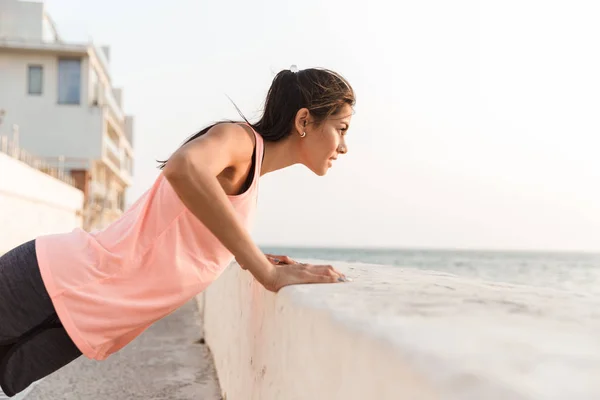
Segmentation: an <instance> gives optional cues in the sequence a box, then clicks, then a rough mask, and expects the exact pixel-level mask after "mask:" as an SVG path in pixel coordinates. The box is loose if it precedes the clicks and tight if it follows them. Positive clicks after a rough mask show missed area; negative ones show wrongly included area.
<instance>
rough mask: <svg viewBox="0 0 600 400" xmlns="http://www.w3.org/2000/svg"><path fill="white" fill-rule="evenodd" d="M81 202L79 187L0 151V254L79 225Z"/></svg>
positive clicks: (81, 194)
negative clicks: (76, 187) (27, 242)
mask: <svg viewBox="0 0 600 400" xmlns="http://www.w3.org/2000/svg"><path fill="white" fill-rule="evenodd" d="M82 205H83V193H82V192H81V191H80V190H78V189H75V188H74V187H72V186H70V185H68V184H66V183H64V182H62V181H59V180H57V179H55V178H52V177H50V176H48V175H46V174H44V173H42V172H40V171H38V170H36V169H33V168H31V167H29V166H28V165H27V164H25V163H22V162H20V161H17V160H15V159H13V158H11V157H9V156H7V155H6V154H4V153H0V227H1V228H0V254H3V253H5V252H6V251H8V250H10V249H12V248H13V247H15V246H17V245H19V244H21V243H23V242H26V241H28V240H31V239H34V238H35V237H36V236H39V235H43V234H49V233H59V232H68V231H71V230H73V229H74V228H76V227H80V226H81V217H80V216H78V215H77V212H78V211H80V210H81V208H82Z"/></svg>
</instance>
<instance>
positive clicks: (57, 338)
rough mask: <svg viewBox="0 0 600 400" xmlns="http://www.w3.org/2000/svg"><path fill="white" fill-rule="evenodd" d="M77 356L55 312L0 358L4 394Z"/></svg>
mask: <svg viewBox="0 0 600 400" xmlns="http://www.w3.org/2000/svg"><path fill="white" fill-rule="evenodd" d="M79 356H81V352H80V351H79V349H78V348H77V347H76V346H75V344H74V343H73V341H72V340H71V338H69V335H68V334H67V332H66V331H65V329H64V327H63V326H62V324H61V323H60V321H59V319H58V317H57V316H56V315H55V316H53V317H51V318H50V319H49V320H47V321H46V322H45V323H43V324H42V325H40V326H39V327H37V328H36V329H34V330H33V331H32V332H30V333H28V334H27V335H24V336H23V337H21V338H20V339H19V341H18V342H17V343H15V344H14V345H13V346H12V347H11V348H10V350H9V351H8V352H7V353H6V354H5V356H4V358H3V359H2V361H0V387H1V388H2V391H3V392H4V393H5V394H7V395H8V396H14V395H15V394H17V393H19V392H21V391H23V390H25V389H27V387H29V385H31V384H32V383H34V382H35V381H38V380H40V379H42V378H44V377H46V376H48V375H50V374H52V373H53V372H55V371H57V370H59V369H60V368H62V367H64V366H65V365H67V364H69V363H70V362H71V361H73V360H75V359H76V358H78V357H79Z"/></svg>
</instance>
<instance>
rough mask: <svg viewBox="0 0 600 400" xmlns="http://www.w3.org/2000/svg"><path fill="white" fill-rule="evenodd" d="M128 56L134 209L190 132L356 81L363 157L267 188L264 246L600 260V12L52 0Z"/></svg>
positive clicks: (490, 6)
mask: <svg viewBox="0 0 600 400" xmlns="http://www.w3.org/2000/svg"><path fill="white" fill-rule="evenodd" d="M46 6H47V10H48V11H49V13H50V14H51V16H52V17H53V19H54V20H55V21H56V23H57V26H58V29H59V32H60V33H61V34H62V35H63V37H65V38H66V39H67V40H74V41H85V40H87V39H88V37H92V38H93V39H94V40H95V41H96V42H98V43H100V44H108V45H110V46H111V59H112V60H111V64H112V65H111V71H112V74H113V79H114V83H115V84H116V85H117V86H122V87H124V102H125V109H126V112H127V113H129V114H133V115H134V116H135V118H136V125H135V148H136V163H135V184H134V186H133V187H132V189H131V190H130V193H129V200H130V202H132V201H133V200H135V198H137V197H138V196H139V195H140V194H141V193H142V192H143V191H145V190H146V189H147V188H148V187H149V186H150V185H151V184H152V182H153V180H154V178H155V177H156V175H157V170H156V169H155V166H156V164H155V162H154V160H155V159H158V158H163V157H167V156H168V155H169V154H170V153H171V152H172V151H173V150H175V148H176V147H177V146H178V145H179V144H180V143H181V141H183V140H184V139H185V138H186V137H187V136H188V135H190V134H191V133H193V132H194V131H197V130H199V129H200V128H202V127H204V126H205V125H206V124H208V123H210V122H212V121H215V120H219V119H221V118H236V117H237V114H236V112H235V109H234V108H233V106H232V105H231V104H230V103H229V100H228V99H227V97H226V95H229V96H230V97H231V98H232V99H233V100H234V101H235V102H236V103H237V104H238V106H239V107H240V108H241V109H242V111H243V112H244V113H245V114H246V115H247V116H248V117H249V118H251V119H254V117H255V116H257V115H258V114H257V112H258V111H259V110H260V107H261V105H262V102H263V100H264V96H265V94H266V91H267V89H268V86H269V84H270V83H271V80H272V78H273V76H274V74H275V73H276V72H277V71H279V70H280V69H282V68H288V67H289V66H290V65H291V64H297V65H298V66H299V67H300V68H307V67H311V66H323V67H327V68H331V69H334V70H336V71H338V72H340V73H342V74H343V75H344V76H346V77H347V78H348V79H349V81H350V82H351V84H352V85H353V86H354V88H355V90H356V92H357V97H358V103H357V107H356V111H357V114H356V115H355V117H354V120H353V124H352V127H351V129H350V131H349V133H348V145H349V148H350V151H349V153H348V155H347V156H345V157H342V158H341V159H340V160H339V161H338V162H337V163H336V164H337V165H336V166H335V168H334V169H333V170H331V171H330V173H329V174H328V175H327V176H326V177H324V178H319V177H316V176H314V175H312V174H311V173H310V172H308V171H307V170H306V169H305V168H303V167H294V168H291V169H289V170H284V171H281V172H277V173H274V174H272V175H270V176H269V175H267V176H266V177H264V178H263V179H262V180H261V193H260V199H259V215H258V217H259V218H258V222H257V226H256V228H255V229H254V235H255V238H256V239H257V240H258V242H259V243H260V244H288V245H319V246H330V245H340V246H358V247H361V246H378V247H379V246H389V247H443V248H488V249H538V250H591V251H600V185H599V182H600V157H599V153H600V139H599V137H600V136H599V133H600V129H599V128H600V117H599V111H600V51H599V48H600V24H598V22H597V21H598V20H600V3H598V2H597V1H595V0H590V1H579V0H572V1H569V2H567V1H562V2H558V1H548V0H545V1H542V0H539V1H531V0H519V1H515V0H505V1H502V2H498V1H490V0H487V1H484V0H482V1H474V0H472V1H465V0H456V1H451V2H449V1H443V0H438V1H433V0H425V1H423V0H421V1H413V0H411V1H393V2H392V1H389V0H371V1H368V2H356V1H348V0H344V1H342V0H328V1H326V2H322V1H321V0H305V1H288V0H269V1H241V0H240V1H218V2H215V1H210V2H209V1H198V0H195V1H193V0H172V1H169V2H156V3H154V4H153V3H152V2H148V1H143V2H142V1H139V0H136V1H127V2H122V1H116V0H105V1H94V2H90V1H82V0H47V1H46Z"/></svg>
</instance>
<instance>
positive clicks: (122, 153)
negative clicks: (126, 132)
mask: <svg viewBox="0 0 600 400" xmlns="http://www.w3.org/2000/svg"><path fill="white" fill-rule="evenodd" d="M110 136H111V135H109V134H107V135H105V136H104V161H105V162H106V164H107V165H108V166H109V167H110V169H111V170H112V171H113V173H114V174H116V175H117V176H119V178H121V180H123V181H124V182H125V183H126V184H127V185H130V184H131V177H132V175H133V174H132V164H133V163H132V159H131V157H130V156H129V155H128V154H127V150H126V149H125V148H124V147H121V146H119V145H118V144H117V143H115V141H114V139H112V138H111V137H110Z"/></svg>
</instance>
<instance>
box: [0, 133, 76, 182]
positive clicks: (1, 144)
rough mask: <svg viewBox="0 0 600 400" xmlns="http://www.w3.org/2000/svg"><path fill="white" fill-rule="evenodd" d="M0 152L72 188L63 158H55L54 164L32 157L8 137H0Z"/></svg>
mask: <svg viewBox="0 0 600 400" xmlns="http://www.w3.org/2000/svg"><path fill="white" fill-rule="evenodd" d="M0 152H1V153H4V154H6V155H8V156H10V157H12V158H14V159H17V160H19V161H21V162H24V163H25V164H27V165H29V166H30V167H32V168H35V169H37V170H38V171H41V172H43V173H45V174H47V175H50V176H51V177H53V178H56V179H59V180H61V181H63V182H65V183H67V184H69V185H71V186H73V187H76V185H75V180H74V179H73V178H72V177H71V176H70V175H69V174H68V173H67V172H65V162H66V158H65V157H56V163H50V162H49V160H48V159H45V158H43V157H38V156H34V155H33V154H31V153H29V152H27V151H26V150H24V149H22V148H20V147H19V146H18V144H17V143H15V142H14V141H12V140H10V139H9V138H8V136H0Z"/></svg>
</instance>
